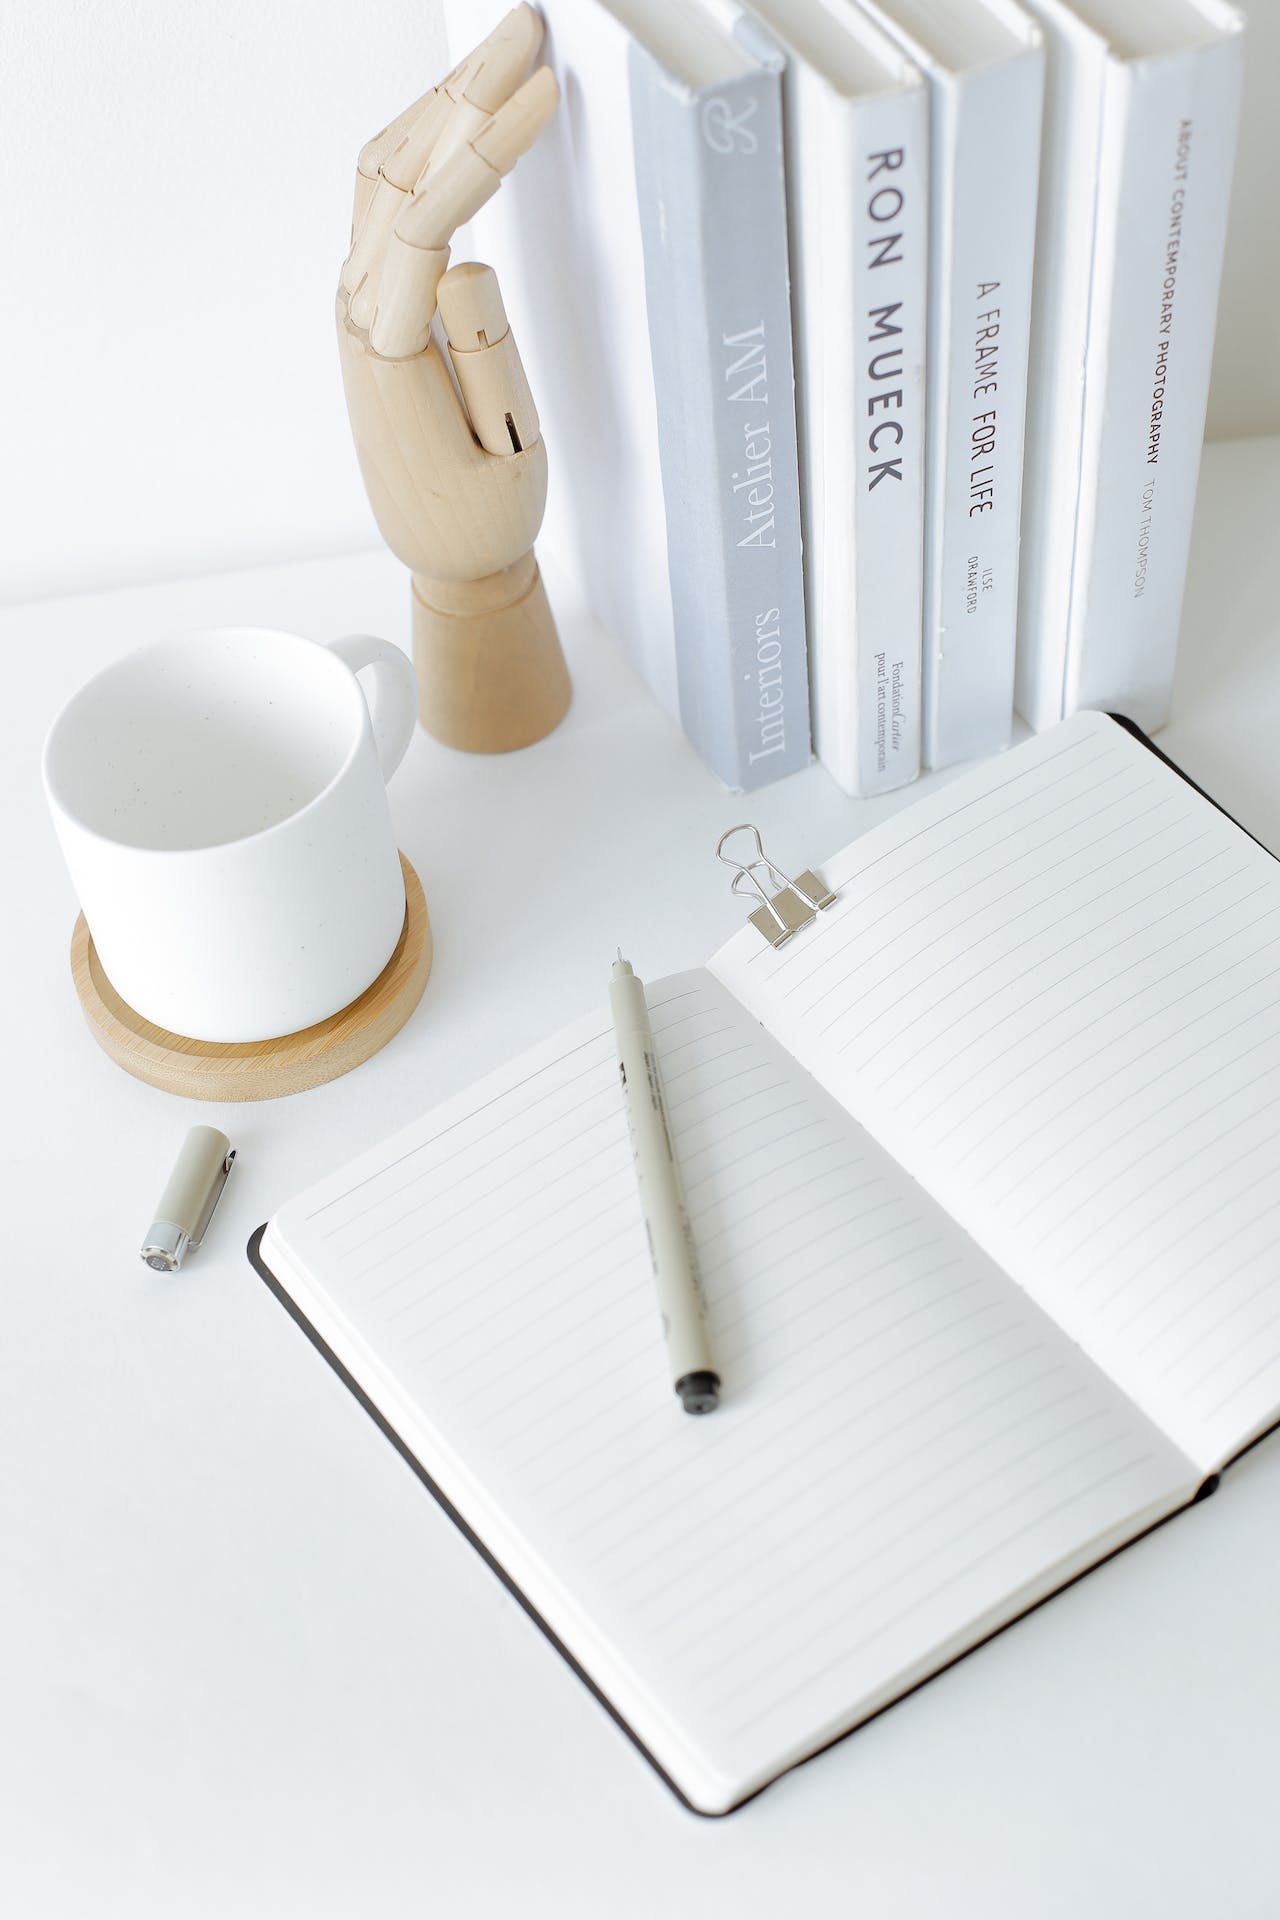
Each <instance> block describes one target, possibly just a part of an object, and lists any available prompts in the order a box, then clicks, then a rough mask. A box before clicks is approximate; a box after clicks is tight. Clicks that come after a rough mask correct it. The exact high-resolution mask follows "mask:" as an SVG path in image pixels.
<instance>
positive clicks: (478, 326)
mask: <svg viewBox="0 0 1280 1920" xmlns="http://www.w3.org/2000/svg"><path fill="white" fill-rule="evenodd" d="M541 44H542V22H541V18H540V16H539V15H538V14H537V13H536V12H535V11H534V10H533V8H531V7H529V6H519V7H517V8H516V9H515V10H514V11H513V12H512V13H510V14H508V15H507V17H506V19H505V20H503V21H502V22H501V23H500V25H499V26H498V27H497V28H496V29H495V30H494V32H493V33H492V34H490V35H489V37H488V39H487V40H485V41H484V42H483V43H482V44H481V45H480V46H479V47H477V48H476V50H475V52H474V53H472V54H470V55H469V56H468V57H467V59H466V60H464V61H463V62H462V64H461V65H460V66H459V67H458V68H456V69H455V71H454V72H453V73H451V74H450V75H449V77H448V78H447V79H446V80H444V81H443V82H442V83H441V85H440V86H439V87H437V88H435V89H433V91H432V92H431V93H429V94H427V95H426V96H424V98H423V99H421V100H419V101H417V102H416V103H415V104H414V105H413V106H412V107H410V108H409V109H408V110H407V111H406V112H405V113H403V114H401V115H400V117H399V119H398V120H396V121H393V123H392V124H391V126H389V127H388V128H386V129H385V131H384V132H383V133H381V134H379V135H378V136H377V137H376V138H375V139H374V140H372V141H370V143H369V145H368V146H367V147H366V148H365V149H364V151H363V152H362V154H361V155H360V162H359V170H358V173H357V180H356V200H355V213H354V218H353V225H352V245H351V252H350V254H349V255H348V257H347V261H346V264H345V266H344V268H343V273H342V284H341V286H340V287H339V290H338V301H337V321H338V338H339V344H340V348H341V354H342V374H343V384H344V387H345V391H346V399H347V411H348V414H349V416H350V420H351V428H352V432H353V434H354V437H355V443H356V451H357V454H358V456H359V460H360V469H361V472H362V474H363V476H364V483H365V488H366V490H367V492H368V495H369V501H370V505H371V506H372V508H373V511H374V516H375V518H376V519H377V522H378V526H379V528H380V529H381V532H382V536H383V538H384V539H385V540H386V542H387V545H388V546H389V547H390V548H391V550H392V552H393V553H395V554H396V555H397V556H398V557H399V558H400V559H401V560H402V561H404V563H405V565H406V566H408V567H409V568H411V569H412V571H413V574H414V576H415V583H416V585H417V586H418V588H419V591H420V592H423V591H424V590H425V591H426V592H427V594H428V597H431V590H432V586H433V583H447V582H480V581H482V580H486V579H490V578H492V579H493V583H494V584H493V589H492V594H491V595H490V598H491V599H492V601H493V603H494V604H501V603H502V600H503V598H504V596H506V597H507V598H510V597H511V596H512V594H513V592H514V591H516V590H520V588H521V580H522V579H523V577H524V573H525V572H527V573H528V574H529V575H531V574H532V568H533V561H532V555H531V549H532V547H533V542H534V539H535V536H536V535H537V532H538V528H539V527H540V525H541V523H542V512H543V507H544V505H545V502H546V489H547V464H546V452H545V449H544V447H543V443H542V439H541V435H540V431H539V427H538V419H537V414H536V412H535V411H534V407H533V402H532V399H531V397H530V394H529V389H528V386H527V383H526V382H525V379H524V373H523V369H522V368H521V366H520V362H519V359H518V357H517V355H516V353H515V347H514V343H513V342H512V340H511V336H510V334H509V332H507V331H506V326H505V315H504V313H503V309H502V303H501V296H500V295H499V293H498V289H497V282H496V280H495V279H494V276H493V274H492V273H491V271H490V269H488V268H487V267H479V266H474V265H467V266H461V267H455V268H454V269H453V270H452V272H448V273H446V268H447V267H448V262H449V242H450V240H451V239H452V236H453V233H454V230H455V228H456V227H458V226H460V225H462V223H463V222H464V221H466V220H468V219H470V218H471V216H472V214H474V213H475V211H476V210H477V208H479V207H481V206H482V205H483V204H484V202H485V201H486V200H487V199H489V198H490V196H491V195H492V194H493V193H495V192H496V191H497V188H498V186H499V184H500V182H501V179H502V176H503V175H504V174H506V173H508V172H509V171H510V170H511V168H512V167H513V166H514V165H515V162H516V160H517V159H518V158H519V157H520V155H521V154H522V153H524V152H525V151H526V149H527V148H528V147H529V146H531V145H532V143H533V141H534V140H535V139H536V138H537V136H538V134H539V133H540V132H541V131H542V128H543V127H544V126H545V125H546V123H547V121H548V120H549V119H550V118H551V116H552V114H553V113H554V112H555V107H556V101H557V97H558V94H557V88H556V82H555V77H554V75H553V74H552V73H551V71H550V69H549V68H547V67H540V68H538V69H537V70H536V71H534V72H532V73H531V72H530V69H531V67H532V66H533V62H534V60H535V59H536V58H537V55H538V52H539V49H540V47H541ZM437 306H438V309H439V313H440V317H441V321H442V322H443V324H444V328H445V331H446V334H447V345H448V349H449V354H450V356H451V357H452V360H453V363H454V366H455V367H456V368H457V369H458V376H457V377H458V383H459V384H458V385H455V378H454V374H453V372H452V371H451V368H450V365H449V362H448V359H447V358H446V353H445V352H444V351H442V349H441V347H440V345H439V344H438V342H437V341H436V340H433V338H432V320H433V317H434V315H435V314H436V312H437ZM459 386H461V387H462V388H463V390H464V391H465V392H466V394H467V396H468V399H469V401H470V406H469V407H468V404H467V402H466V401H464V399H463V398H462V397H461V394H460V392H459ZM522 568H523V572H522ZM512 569H515V570H516V572H515V574H514V575H513V574H512ZM524 584H527V580H526V581H525V582H524ZM483 602H484V590H483V589H481V590H480V596H479V598H478V599H476V598H474V597H473V600H472V604H473V605H481V604H483Z"/></svg>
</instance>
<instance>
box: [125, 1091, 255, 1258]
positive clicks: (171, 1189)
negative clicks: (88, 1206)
mask: <svg viewBox="0 0 1280 1920" xmlns="http://www.w3.org/2000/svg"><path fill="white" fill-rule="evenodd" d="M234 1159H235V1153H234V1150H233V1149H232V1145H231V1142H230V1140H228V1138H227V1136H226V1134H225V1133H220V1132H219V1131H218V1129H217V1127H192V1129H191V1131H190V1133H188V1135H187V1137H186V1139H185V1140H184V1141H183V1143H182V1148H181V1151H180V1152H179V1154H178V1158H177V1160H176V1161H175V1162H174V1167H173V1172H172V1173H171V1174H170V1175H169V1178H168V1180H167V1181H166V1182H165V1189H164V1192H163V1193H162V1194H161V1195H160V1198H159V1200H158V1201H157V1202H156V1209H155V1219H154V1221H153V1222H152V1225H151V1230H150V1232H149V1233H148V1234H147V1237H146V1240H145V1241H144V1243H143V1247H142V1258H143V1259H144V1260H145V1261H146V1263H147V1265H148V1266H149V1267H154V1268H155V1269H156V1270H157V1272H169V1273H172V1272H173V1271H175V1269H176V1268H178V1267H180V1266H181V1265H182V1262H183V1258H184V1256H185V1254H186V1252H187V1249H188V1248H189V1247H198V1246H199V1245H200V1242H201V1240H202V1239H203V1238H204V1232H205V1228H206V1227H207V1226H208V1224H209V1219H210V1216H211V1214H212V1213H213V1210H214V1208H215V1207H216V1206H217V1204H218V1199H219V1196H220V1194H221V1192H222V1189H223V1187H224V1186H225V1185H226V1179H227V1174H228V1173H229V1171H230V1169H231V1162H232V1161H233V1160H234Z"/></svg>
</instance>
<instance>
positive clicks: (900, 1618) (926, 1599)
mask: <svg viewBox="0 0 1280 1920" xmlns="http://www.w3.org/2000/svg"><path fill="white" fill-rule="evenodd" d="M1150 1458H1151V1456H1150V1455H1149V1454H1144V1455H1138V1456H1135V1457H1134V1458H1133V1459H1130V1460H1127V1461H1125V1462H1123V1463H1122V1464H1121V1465H1120V1466H1118V1467H1114V1468H1112V1469H1111V1470H1110V1471H1109V1472H1108V1473H1105V1474H1100V1475H1098V1476H1097V1477H1096V1478H1095V1479H1094V1480H1092V1481H1090V1483H1089V1484H1088V1485H1087V1486H1085V1487H1081V1488H1078V1489H1077V1490H1076V1491H1075V1492H1074V1493H1070V1494H1067V1495H1066V1496H1065V1497H1064V1498H1063V1499H1062V1500H1059V1501H1058V1502H1056V1504H1055V1505H1053V1506H1052V1507H1050V1508H1048V1509H1046V1510H1042V1511H1040V1512H1039V1513H1038V1514H1037V1515H1035V1516H1034V1517H1033V1518H1032V1519H1030V1520H1027V1521H1024V1522H1023V1523H1022V1525H1021V1526H1018V1527H1015V1528H1013V1529H1012V1530H1011V1531H1010V1532H1008V1533H1006V1534H1004V1535H1003V1536H1002V1537H1001V1539H1000V1540H999V1541H997V1542H996V1543H995V1545H994V1547H993V1548H991V1549H989V1550H988V1552H987V1553H985V1554H982V1555H978V1556H976V1557H975V1558H974V1559H972V1560H971V1561H969V1562H968V1563H966V1564H964V1565H962V1566H960V1567H959V1568H957V1569H956V1570H954V1571H953V1572H952V1573H951V1574H950V1575H949V1577H948V1579H946V1580H944V1581H940V1582H938V1583H937V1584H935V1585H934V1586H933V1587H931V1588H929V1589H928V1590H927V1591H926V1592H924V1593H917V1594H915V1596H914V1597H913V1598H912V1599H911V1600H909V1601H906V1602H905V1603H903V1604H902V1606H901V1607H900V1608H899V1610H898V1612H897V1613H896V1615H895V1616H894V1617H893V1618H892V1619H889V1620H885V1621H883V1622H882V1623H881V1625H880V1626H878V1627H876V1628H874V1629H873V1630H872V1631H871V1632H870V1633H867V1634H864V1635H863V1636H862V1637H861V1638H860V1639H859V1640H856V1641H854V1642H853V1643H851V1644H848V1645H846V1646H844V1647H842V1648H841V1650H840V1653H839V1654H838V1655H837V1656H836V1658H835V1659H834V1660H828V1661H824V1662H823V1663H822V1664H821V1665H819V1666H818V1667H812V1666H811V1667H809V1668H808V1669H807V1671H805V1672H804V1673H803V1674H796V1673H791V1674H789V1676H788V1681H787V1686H786V1688H785V1690H784V1692H783V1693H782V1694H781V1695H775V1696H773V1697H771V1698H768V1699H767V1700H766V1701H765V1702H764V1703H763V1704H761V1705H760V1706H758V1707H757V1708H756V1710H755V1711H754V1712H753V1713H751V1714H749V1715H748V1716H746V1717H745V1718H742V1719H740V1720H739V1721H738V1722H737V1723H736V1726H735V1731H736V1732H737V1733H739V1734H742V1733H745V1732H746V1731H748V1729H750V1728H751V1727H753V1726H757V1725H758V1724H759V1723H760V1721H762V1720H765V1719H767V1718H769V1717H770V1716H771V1715H772V1714H774V1713H776V1712H777V1710H778V1708H779V1707H780V1706H782V1705H783V1704H784V1702H785V1701H786V1699H787V1698H788V1696H789V1695H794V1693H795V1692H796V1691H798V1690H799V1689H800V1688H802V1687H808V1686H813V1685H814V1684H815V1683H816V1682H818V1681H821V1680H825V1679H827V1678H828V1677H829V1676H830V1674H831V1673H832V1672H833V1671H835V1670H836V1669H837V1668H838V1667H839V1666H841V1665H843V1664H845V1663H847V1662H850V1661H852V1660H853V1658H854V1657H855V1656H856V1655H858V1654H860V1653H862V1652H864V1651H865V1649H866V1648H867V1647H869V1646H871V1645H872V1644H873V1643H874V1642H875V1641H876V1640H878V1639H882V1638H883V1637H884V1636H885V1634H887V1633H889V1632H891V1631H892V1630H893V1629H894V1627H895V1626H901V1624H902V1623H903V1622H904V1621H905V1620H906V1619H907V1618H909V1617H910V1615H912V1614H913V1613H917V1612H919V1611H920V1610H921V1609H922V1608H924V1607H926V1606H928V1605H929V1604H930V1603H931V1602H932V1601H934V1600H936V1599H937V1598H938V1597H939V1596H940V1595H941V1594H942V1593H943V1592H945V1591H946V1590H947V1588H948V1587H954V1586H955V1585H956V1584H957V1583H958V1582H959V1581H960V1580H962V1579H963V1578H964V1577H965V1576H966V1575H967V1574H969V1573H972V1572H973V1571H974V1570H975V1569H976V1568H978V1567H980V1566H981V1565H982V1564H983V1562H984V1561H989V1560H991V1559H992V1558H994V1557H995V1555H996V1554H997V1553H999V1552H1001V1551H1003V1550H1005V1549H1007V1548H1009V1547H1011V1546H1012V1545H1013V1543H1014V1542H1015V1541H1018V1540H1024V1539H1025V1538H1026V1536H1027V1535H1028V1534H1030V1533H1035V1532H1037V1531H1044V1532H1048V1531H1049V1528H1050V1525H1051V1523H1052V1522H1053V1521H1054V1520H1056V1519H1058V1518H1059V1517H1060V1516H1061V1515H1063V1514H1064V1513H1066V1512H1067V1511H1068V1510H1069V1509H1070V1508H1071V1507H1074V1506H1078V1505H1079V1504H1080V1503H1081V1502H1082V1501H1084V1500H1088V1499H1090V1498H1091V1497H1092V1496H1093V1495H1094V1494H1096V1493H1098V1492H1100V1491H1101V1489H1102V1488H1103V1487H1105V1486H1108V1485H1111V1484H1113V1483H1114V1482H1115V1481H1116V1480H1119V1479H1122V1478H1124V1477H1125V1476H1126V1475H1129V1474H1134V1473H1136V1472H1137V1471H1138V1470H1139V1469H1140V1468H1142V1467H1143V1466H1145V1465H1146V1464H1147V1463H1148V1461H1149V1460H1150ZM829 1631H830V1629H828V1632H829Z"/></svg>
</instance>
